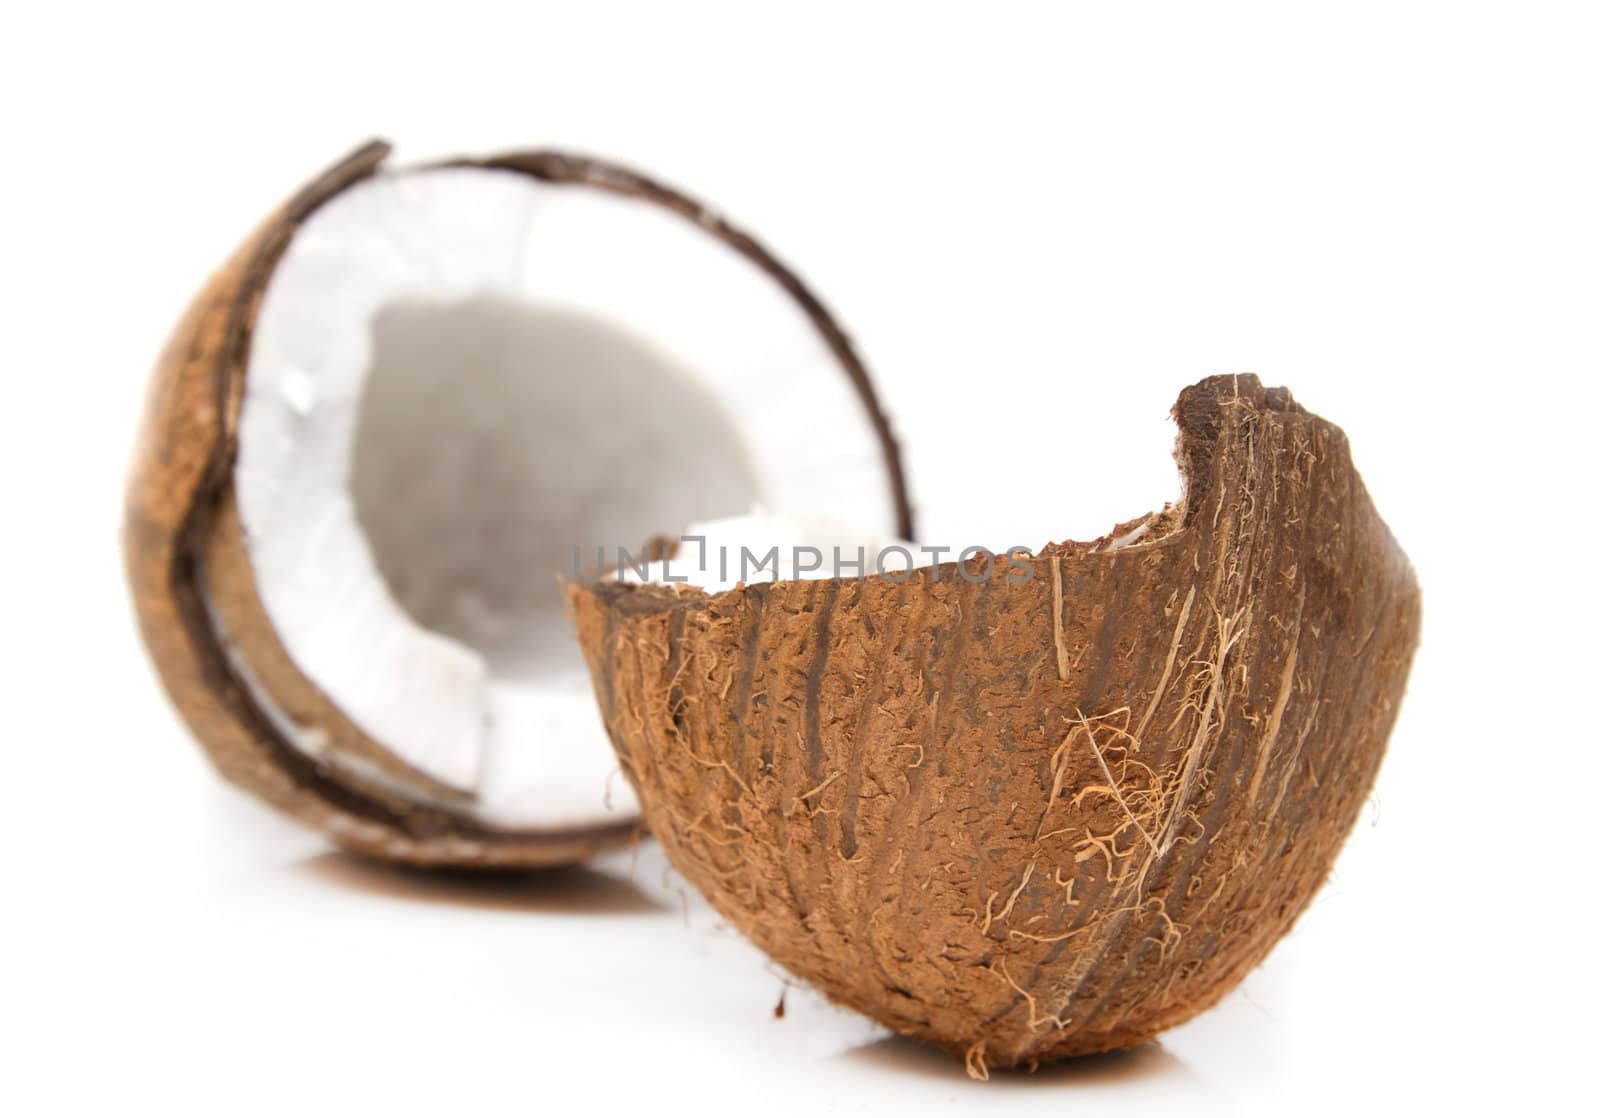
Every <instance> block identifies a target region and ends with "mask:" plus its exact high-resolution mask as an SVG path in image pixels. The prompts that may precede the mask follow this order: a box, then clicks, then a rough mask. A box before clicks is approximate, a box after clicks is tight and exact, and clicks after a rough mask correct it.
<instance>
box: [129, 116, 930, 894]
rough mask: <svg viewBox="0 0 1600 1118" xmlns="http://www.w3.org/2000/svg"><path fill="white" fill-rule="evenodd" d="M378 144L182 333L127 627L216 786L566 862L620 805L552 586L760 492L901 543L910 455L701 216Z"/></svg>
mask: <svg viewBox="0 0 1600 1118" xmlns="http://www.w3.org/2000/svg"><path fill="white" fill-rule="evenodd" d="M386 154H387V148H386V146H384V145H382V144H373V145H369V146H368V147H365V148H363V149H361V150H360V151H357V152H356V153H354V154H353V155H352V156H350V157H349V158H348V159H346V160H345V161H344V162H342V163H340V164H339V165H338V166H336V167H334V168H332V169H331V170H330V171H328V172H326V173H325V174H324V175H322V176H321V177H320V178H318V179H317V180H316V181H314V182H313V183H311V184H310V185H309V186H307V187H306V188H305V189H304V190H303V191H302V192H301V193H300V194H299V195H297V196H296V197H295V198H294V199H292V200H291V201H290V202H289V203H288V204H287V205H286V206H285V207H284V208H283V209H282V210H281V211H280V212H278V213H277V214H275V215H274V216H272V217H271V218H270V219H269V220H268V221H267V222H266V223H265V224H264V225H263V226H262V227H261V228H260V229H259V230H258V231H257V232H256V234H255V235H254V236H252V237H251V238H250V239H249V240H248V241H246V242H245V244H244V245H243V246H242V247H241V248H240V249H239V250H238V252H237V253H236V254H235V255H234V257H233V259H232V260H231V261H230V262H229V263H228V264H227V265H226V266H225V267H224V268H223V269H222V270H221V271H220V272H219V273H218V274H217V275H216V276H215V277H214V278H213V280H212V281H211V283H210V285H209V286H208V287H207V288H206V289H205V290H204V291H203V292H202V293H201V295H200V296H199V297H198V298H197V299H196V301H195V303H194V304H193V305H192V307H191V309H190V311H189V313H188V315H187V317H186V318H185V319H184V321H183V322H182V323H181V324H180V326H179V327H178V329H177V331H176V333H175V334H174V336H173V338H172V341H171V343H170V345H169V347H168V349H167V351H166V353H165V355H164V356H163V358H162V360H161V362H160V365H159V367H158V369H157V372H156V374H155V379H154V383H153V386H152V390H151V395H150V400H149V405H148V410H147V414H146V417H145V420H144V426H143V430H142V437H141V440H140V443H139V447H138V450H137V454H136V460H135V463H134V469H133V473H132V477H131V481H130V485H129V490H128V504H127V517H126V529H125V553H126V559H127V567H128V573H129V577H130V580H131V583H132V587H133V594H134V599H135V604H136V607H137V611H138V614H139V620H140V623H141V626H142V630H143V634H144V637H145V640H146V643H147V644H148V646H149V649H150V651H151V654H152V656H153V658H154V660H155V662H156V665H157V667H158V670H159V671H160V673H161V676H162V678H163V681H164V682H165V684H166V686H167V688H168V691H169V692H170V694H171V695H172V697H173V699H174V700H175V702H176V704H177V706H178V708H179V709H180V711H181V712H182V714H183V716H184V717H185V719H186V720H187V721H188V723H189V724H190V726H191V727H192V728H193V730H194V732H195V734H196V735H197V737H198V738H199V739H200V741H201V742H202V744H203V745H204V746H205V748H206V750H207V751H208V752H209V754H210V755H211V757H212V759H213V760H214V761H215V763H216V764H217V766H218V767H219V768H220V769H221V770H222V772H223V773H224V774H225V775H226V776H227V777H228V778H229V779H231V780H233V781H234V782H236V783H238V784H240V785H242V786H244V787H245V788H247V789H249V790H250V791H252V792H254V793H256V794H257V795H259V796H261V797H263V798H264V799H266V800H267V801H269V802H270V803H272V804H273V805H275V806H277V807H278V808H280V809H283V810H285V811H287V812H289V813H291V814H292V815H294V816H297V817H298V818H300V819H301V820H303V821H305V822H307V823H309V824H311V825H312V826H314V827H317V828H319V829H320V830H322V831H324V832H326V833H327V834H329V835H330V836H331V837H333V838H334V839H335V840H337V841H338V842H340V843H342V844H344V845H346V846H349V847H351V848H354V849H356V850H360V851H363V852H366V853H370V854H376V855H380V856H385V857H392V858H396V859H400V860H404V861H409V862H415V863H432V864H473V865H539V864H556V863H562V862H569V861H573V860H577V859H580V858H582V857H584V856H586V855H588V854H589V853H591V852H593V851H595V850H597V849H600V848H602V847H604V846H606V845H609V844H612V843H617V842H621V841H625V840H626V839H627V838H628V837H629V836H630V835H632V834H633V833H635V829H636V823H637V811H636V805H635V804H634V802H633V799H632V793H631V791H630V789H629V788H628V787H627V786H626V785H625V784H624V783H623V782H621V781H615V782H613V781H611V779H610V778H611V776H612V775H613V774H614V771H615V766H616V761H615V757H614V755H613V754H612V751H611V748H610V746H609V744H608V742H607V740H606V735H605V732H604V729H603V726H602V724H601V722H600V719H599V717H598V715H597V713H596V711H595V704H594V699H593V697H592V693H591V690H590V688H589V684H588V679H587V674H586V672H585V670H584V664H583V660H582V657H581V654H580V652H579V650H578V648H577V646H576V645H575V644H574V643H573V641H572V639H571V635H570V632H569V631H568V629H567V624H566V618H565V607H564V603H563V600H562V595H561V590H560V585H559V582H560V578H561V577H562V576H563V575H567V576H572V575H575V574H577V573H579V572H580V571H582V570H583V569H585V567H586V566H590V565H592V563H593V560H592V559H591V553H594V554H598V555H601V556H604V555H605V554H606V553H607V552H605V551H601V550H599V549H616V548H622V547H628V546H630V545H637V544H638V543H639V542H640V541H643V540H645V539H647V538H649V536H650V535H651V534H652V533H653V532H655V531H657V530H658V529H659V527H660V526H661V525H663V524H666V525H674V524H683V523H688V522H692V521H695V520H705V519H712V518H716V517H720V516H728V515H735V514H741V513H744V512H746V511H747V510H749V509H750V508H751V507H752V506H753V505H759V506H762V507H765V508H768V509H771V510H773V511H774V512H777V513H786V512H813V511H816V510H819V509H821V510H826V511H828V512H829V513H830V514H831V515H836V516H840V517H841V518H844V519H847V520H849V521H850V522H852V523H857V524H861V525H865V526H870V529H871V530H872V531H874V532H877V533H880V534H882V535H884V536H890V535H893V534H895V533H899V534H902V535H903V534H906V533H907V532H909V524H908V520H909V512H908V506H907V502H906V497H905V491H904V486H903V483H902V479H901V474H900V466H899V461H898V457H897V454H896V451H895V447H894V443H893V440H892V438H891V437H890V434H889V429H888V426H887V423H886V421H885V419H884V417H883V414H882V412H881V411H880V409H879V408H878V405H877V402H876V400H875V398H874V396H873V393H872V390H871V387H870V385H869V384H868V381H867V376H866V373H865V371H864V369H863V368H862V366H861V363H860V362H859V361H858V360H857V358H856V356H855V354H854V353H853V351H852V349H851V347H850V345H849V343H848V341H847V340H846V338H845V337H844V335H843V334H842V333H841V331H840V330H839V328H838V327H837V326H836V325H835V324H834V322H833V321H832V319H831V318H829V316H828V315H827V313H826V312H825V311H824V310H823V308H822V307H821V306H820V305H819V304H818V302H817V301H816V300H815V299H814V298H813V297H812V296H811V295H810V294H809V293H808V292H807V291H806V290H805V289H804V288H803V287H802V286H801V285H800V283H799V281H798V280H797V279H796V278H795V277H794V276H793V274H792V273H790V272H789V271H788V270H787V269H786V268H784V267H783V266H782V265H781V264H779V263H778V262H777V261H776V260H774V259H773V258H772V257H771V256H770V255H768V254H767V253H766V252H765V251H764V250H763V249H762V248H760V247H759V246H758V245H757V244H756V243H755V242H754V241H752V240H751V239H750V238H749V237H748V236H746V235H745V234H743V233H741V232H739V231H738V230H737V229H735V228H733V227H731V226H729V225H728V224H726V223H725V222H724V221H722V220H721V219H720V218H719V217H717V216H716V215H715V214H713V213H711V212H710V211H707V210H705V209H704V208H702V207H701V206H699V205H698V204H696V203H694V202H692V201H690V200H688V199H686V198H684V197H683V196H681V195H679V194H677V193H675V192H673V191H671V190H668V189H666V188H665V187H662V186H660V185H658V184H656V183H653V182H651V181H649V180H647V179H644V178H641V177H639V176H637V175H635V174H632V173H630V172H627V171H624V170H621V169H619V168H616V167H613V166H608V165H606V164H603V163H599V162H596V161H593V160H589V159H581V158H574V157H570V156H565V155H560V154H553V153H533V154H522V155H511V156H505V157H500V158H495V159H488V160H483V161H477V162H457V163H452V164H445V165H436V166H428V167H420V168H409V169H408V168H402V169H397V170H396V169H390V168H389V167H387V166H385V165H384V160H385V156H386ZM822 426H825V427H826V429H827V430H828V432H829V437H828V438H826V439H818V438H815V437H813V434H814V431H815V430H816V429H818V428H819V427H822ZM612 784H615V787H611V785H612Z"/></svg>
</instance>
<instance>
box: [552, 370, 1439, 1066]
mask: <svg viewBox="0 0 1600 1118" xmlns="http://www.w3.org/2000/svg"><path fill="white" fill-rule="evenodd" d="M1174 414H1175V416H1176V419H1177V422H1178V427H1179V438H1178V446H1177V459H1178V462H1179V466H1180V470H1181V473H1182V475H1183V479H1184V495H1183V498H1182V500H1181V502H1180V503H1179V504H1178V505H1176V506H1174V507H1169V508H1167V509H1164V510H1162V511H1161V512H1159V513H1155V514H1151V515H1149V516H1146V517H1141V518H1139V519H1137V520H1133V521H1129V522H1128V523H1126V524H1122V525H1119V526H1118V527H1117V529H1116V530H1115V531H1114V532H1112V533H1111V534H1109V535H1108V536H1106V537H1104V538H1102V539H1099V540H1095V541H1092V542H1088V543H1078V542H1069V543H1059V544H1051V545H1049V546H1047V547H1044V548H1042V549H1040V550H1039V551H1038V553H1037V554H1023V553H1019V552H1012V553H1008V554H1007V555H1006V556H1004V557H993V556H991V557H973V558H970V559H969V560H968V562H967V563H965V564H954V563H945V564H942V565H939V566H934V567H922V568H919V569H916V570H913V571H910V572H909V573H902V574H887V573H886V574H879V575H873V576H868V577H864V578H855V577H848V578H833V579H827V578H819V579H811V580H781V581H771V582H764V583H761V584H752V585H747V586H742V587H736V588H733V589H730V590H725V591H723V592H719V593H706V592H705V591H703V590H701V589H698V588H696V587H693V586H690V585H684V584H674V585H670V586H667V585H656V584H651V583H647V582H646V583H641V582H640V581H638V580H627V581H624V580H615V579H613V580H608V581H603V582H593V583H588V584H585V585H573V586H571V587H569V598H570V601H571V606H572V613H573V619H574V623H575V625H576V629H577V632H578V633H579V636H580V638H581V640H582V643H583V647H584V651H585V654H586V656H587V658H588V662H589V666H590V669H591V673H592V675H593V678H594V681H595V688H596V693H597V695H598V697H599V701H600V705H601V708H602V711H603V714H604V717H605V722H606V726H607V728H608V730H609V731H610V734H611V738H612V740H613V742H614V743H615V745H616V747H617V750H618V753H619V755H620V757H621V760H622V765H623V771H624V772H625V773H626V774H627V778H628V780H629V782H630V783H631V784H632V785H633V787H634V789H635V790H636V792H637V794H638V798H639V801H640V803H641V804H642V805H643V812H644V817H645V819H646V821H647V822H648V824H649V826H650V829H651V830H652V831H653V832H654V834H655V835H656V836H657V838H658V839H659V840H660V841H661V843H662V844H663V846H664V847H665V849H666V852H667V854H668V856H669V857H670V858H671V860H672V862H673V864H674V865H675V866H677V868H678V869H679V870H680V871H681V872H682V873H683V874H684V876H685V877H687V878H688V879H689V880H690V881H691V882H693V883H694V885H696V886H697V887H698V888H699V889H700V890H701V891H702V892H703V893H704V894H705V895H706V897H707V898H708V899H709V900H710V901H711V903H712V904H713V905H714V906H715V907H716V908H717V910H718V911H719V912H720V913H722V915H723V916H725V917H726V918H727V919H728V920H729V921H730V922H731V923H732V924H733V925H735V926H736V927H737V928H739V929H740V930H741V931H742V932H743V933H744V934H745V935H747V936H749V937H750V939H752V940H753V941H755V943H756V944H758V945H759V946H760V947H761V948H762V949H764V950H765V951H766V952H767V953H768V954H769V955H771V956H772V957H773V958H774V959H775V960H776V961H777V962H779V963H780V964H782V965H783V966H784V967H786V968H787V969H788V970H789V971H791V972H793V973H794V974H795V975H796V976H798V977H799V978H801V979H803V980H805V981H807V982H809V983H811V984H812V985H814V986H815V987H816V988H817V989H819V990H821V991H822V992H824V993H825V994H826V995H828V996H829V997H830V998H832V999H834V1000H836V1001H837V1002H840V1003H842V1004H844V1005H846V1006H850V1007H853V1008H854V1009H857V1010H859V1011H861V1012H863V1013H866V1014H869V1015H870V1016H872V1017H874V1018H876V1019H877V1020H878V1021H880V1022H882V1023H883V1024H885V1025H887V1026H889V1027H890V1028H892V1029H894V1030H896V1031H898V1032H900V1033H903V1034H907V1035H909V1036H913V1037H917V1038H920V1039H922V1040H924V1041H928V1042H930V1043H932V1044H934V1045H937V1046H939V1047H941V1048H943V1049H945V1050H947V1051H949V1052H950V1053H952V1054H954V1055H956V1056H957V1057H959V1058H961V1059H963V1060H965V1062H966V1066H967V1068H968V1070H969V1071H970V1072H971V1073H972V1074H974V1075H975V1076H978V1077H980V1078H981V1077H985V1076H986V1075H987V1074H988V1069H990V1068H994V1067H1011V1066H1016V1065H1028V1066H1031V1065H1036V1064H1037V1063H1038V1062H1040V1061H1045V1060H1052V1059H1056V1058H1060V1057H1066V1056H1074V1055H1079V1054H1086V1053H1095V1052H1101V1051H1106V1050H1110V1049H1115V1048H1120V1047H1124V1046H1128V1045H1133V1044H1137V1043H1139V1042H1141V1041H1143V1040H1145V1039H1147V1038H1149V1037H1152V1036H1154V1035H1155V1034H1157V1033H1158V1032H1160V1031H1161V1030H1163V1029H1166V1028H1168V1027H1170V1026H1173V1025H1176V1024H1178V1023H1179V1022H1181V1021H1184V1020H1186V1019H1188V1018H1190V1017H1192V1016H1193V1015H1195V1014H1196V1013H1199V1012H1200V1011H1202V1010H1204V1009H1205V1008H1206V1007H1208V1006H1210V1005H1212V1004H1213V1003H1214V1002H1216V1001H1217V1000H1218V999H1219V998H1220V997H1222V996H1223V994H1225V993H1226V992H1227V991H1228V990H1230V989H1231V988H1233V987H1234V986H1235V985H1237V984H1238V983H1239V982H1240V980H1241V979H1242V978H1243V977H1244V975H1245V974H1247V973H1248V972H1249V971H1250V969H1251V968H1252V967H1254V966H1255V965H1256V964H1257V963H1258V962H1259V961H1260V960H1261V959H1262V958H1263V956H1265V954H1266V953H1267V952H1268V950H1270V949H1271V947H1272V946H1273V944H1274V943H1276V942H1277V941H1278V940H1279V939H1280V938H1281V937H1282V936H1283V935H1284V933H1285V932H1286V931H1288V929H1289V927H1290V926H1291V925H1292V924H1293V923H1294V921H1295V919H1296V917H1297V916H1298V915H1299V914H1300V913H1301V912H1302V911H1303V910H1304V909H1305V907H1306V905H1307V903H1308V901H1309V900H1310V898H1311V896H1312V894H1313V893H1314V892H1315V891H1316V889H1317V888H1318V886H1319V884H1320V883H1321V882H1322V881H1323V880H1324V879H1325V878H1326V877H1327V875H1328V872H1329V869H1330V867H1331V865H1332V863H1333V859H1334V856H1335V854H1336V853H1337V851H1338V849H1339V847H1340V845H1341V843H1342V842H1343V840H1344V838H1345V836H1346V834H1347V833H1348V832H1349V830H1350V828H1351V826H1352V824H1353V822H1354V820H1355V819H1356V817H1357V813H1358V812H1359V810H1360V808H1361V805H1362V803H1363V801H1364V800H1365V799H1366V797H1367V795H1368V793H1369V790H1370V789H1371V787H1372V782H1373V779H1374V775H1375V773H1376V772H1377V769H1378V764H1379V761H1380V759H1381V757H1382V755H1383V752H1384V748H1385V743H1386V740H1387V738H1388V735H1389V731H1390V728H1391V726H1392V724H1393V722H1394V719H1395V716H1396V712H1397V710H1398V707H1399V702H1400V698H1401V692H1402V689H1403V686H1404V683H1405V679H1406V675H1407V672H1408V670H1409V666H1410V662H1411V658H1412V653H1413V651H1414V649H1415V647H1416V643H1417V637H1418V626H1419V621H1420V597H1419V593H1418V588H1417V582H1416V579H1415V576H1414V574H1413V572H1412V570H1411V568H1410V566H1409V564H1408V562H1407V560H1406V558H1405V556H1404V554H1403V553H1402V552H1401V550H1400V548H1399V547H1398V546H1397V545H1396V543H1395V541H1394V539H1393V538H1392V537H1391V535H1390V533H1389V532H1388V530H1387V528H1386V527H1385V526H1384V524H1383V522H1382V521H1381V520H1380V519H1379V517H1378V514H1377V513H1376V512H1375V511H1374V509H1373V506H1372V502H1371V500H1370V499H1369V498H1368V495H1367V492H1366V490H1365V488H1364V486H1363V484H1362V481H1361V479H1360V477H1359V476H1358V475H1357V473H1356V470H1355V468H1354V467H1353V466H1352V464H1351V459H1350V452H1349V447H1348V445H1347V443H1346V439H1345V437H1344V434H1343V433H1342V432H1341V431H1340V430H1339V429H1338V428H1337V427H1335V426H1333V425H1332V424H1330V423H1328V422H1326V421H1324V420H1322V419H1320V418H1318V417H1317V416H1315V415H1312V414H1310V413H1309V412H1307V411H1306V410H1305V409H1304V408H1302V407H1301V406H1299V405H1298V404H1296V403H1295V402H1294V400H1293V399H1292V397H1291V396H1290V394H1289V393H1288V392H1287V391H1286V390H1284V389H1281V388H1264V387H1262V386H1261V384H1260V383H1259V381H1257V380H1256V378H1254V377H1250V376H1238V377H1216V378H1212V379H1209V380H1206V381H1203V382H1201V383H1200V384H1197V385H1194V386H1193V387H1191V388H1189V389H1187V390H1185V391H1184V392H1183V394H1182V396H1181V397H1180V399H1179V401H1178V403H1177V405H1176V407H1175V409H1174ZM1041 499H1049V495H1048V494H1042V495H1041Z"/></svg>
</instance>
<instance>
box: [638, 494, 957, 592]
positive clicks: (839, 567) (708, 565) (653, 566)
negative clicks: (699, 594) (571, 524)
mask: <svg viewBox="0 0 1600 1118" xmlns="http://www.w3.org/2000/svg"><path fill="white" fill-rule="evenodd" d="M919 556H920V553H919V551H918V549H917V546H916V545H915V544H912V543H908V542H906V541H905V540H901V539H898V538H896V537H895V536H893V535H884V534H875V533H874V532H873V531H872V530H871V529H867V528H858V527H853V526H851V525H847V524H845V523H844V522H842V521H839V520H836V519H833V518H831V517H821V516H809V517H806V516H792V515H777V514H774V513H770V512H767V511H766V510H765V509H762V508H759V507H758V508H755V509H753V510H752V511H750V512H749V513H747V514H745V515H743V516H733V517H725V518H723V519H719V520H712V521H706V522H702V523H699V524H694V525H691V526H690V527H689V528H687V529H686V530H685V531H684V532H683V534H682V535H681V536H680V537H679V538H678V541H677V546H676V547H675V548H674V549H673V552H672V554H671V555H670V556H669V557H667V558H664V559H657V560H653V561H650V562H629V561H627V560H628V559H630V558H631V556H628V557H624V560H623V561H622V562H620V563H619V564H618V565H617V566H616V568H615V569H614V570H613V572H612V574H611V577H612V578H613V579H615V580H617V581H620V582H635V583H645V582H648V583H654V584H657V585H661V586H674V585H680V586H693V587H695V588H697V589H700V590H704V591H705V592H706V593H708V594H720V593H722V592H723V591H726V590H732V589H734V588H735V587H737V586H738V585H740V584H741V583H744V584H751V583H762V582H779V581H786V580H789V579H819V578H861V577H864V576H866V575H875V574H884V573H891V574H893V573H898V572H902V571H906V570H910V569H912V568H913V567H916V566H927V565H928V563H927V562H926V561H923V562H918V559H919Z"/></svg>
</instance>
